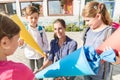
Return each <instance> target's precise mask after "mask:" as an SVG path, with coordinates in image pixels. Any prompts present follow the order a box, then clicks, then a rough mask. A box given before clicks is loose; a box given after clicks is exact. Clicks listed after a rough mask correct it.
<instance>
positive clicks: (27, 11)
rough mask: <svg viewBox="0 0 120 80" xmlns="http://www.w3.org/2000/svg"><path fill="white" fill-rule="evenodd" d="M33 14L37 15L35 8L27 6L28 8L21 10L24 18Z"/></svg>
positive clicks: (37, 11)
mask: <svg viewBox="0 0 120 80" xmlns="http://www.w3.org/2000/svg"><path fill="white" fill-rule="evenodd" d="M33 13H38V14H39V10H38V8H37V7H35V6H32V5H29V6H28V7H26V8H24V9H23V14H24V15H25V16H30V15H32V14H33Z"/></svg>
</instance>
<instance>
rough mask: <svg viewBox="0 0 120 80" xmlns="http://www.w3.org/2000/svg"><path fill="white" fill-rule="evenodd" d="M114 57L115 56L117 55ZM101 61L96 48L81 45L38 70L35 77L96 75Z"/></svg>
mask: <svg viewBox="0 0 120 80" xmlns="http://www.w3.org/2000/svg"><path fill="white" fill-rule="evenodd" d="M112 53H114V52H112ZM107 55H108V53H107ZM112 56H113V55H112ZM102 57H104V56H102ZM113 57H115V55H114V56H113ZM99 63H100V56H99V55H97V53H96V51H95V50H94V48H92V47H81V48H79V49H77V50H76V51H74V52H72V53H71V54H70V55H68V56H66V57H64V58H62V59H61V60H59V61H57V62H55V63H54V64H52V65H50V66H48V67H47V68H45V69H43V70H42V71H40V72H38V73H37V74H36V75H35V77H36V78H37V79H40V78H50V77H60V76H83V75H95V74H96V73H97V72H98V68H99Z"/></svg>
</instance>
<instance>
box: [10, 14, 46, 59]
mask: <svg viewBox="0 0 120 80" xmlns="http://www.w3.org/2000/svg"><path fill="white" fill-rule="evenodd" d="M11 19H12V20H13V21H14V22H15V23H16V24H18V25H19V27H20V29H21V32H20V38H22V39H23V40H24V41H25V42H26V43H27V44H28V45H30V46H31V47H32V48H33V49H35V50H36V51H38V52H39V53H40V54H41V55H42V56H43V57H45V54H44V52H43V51H42V49H41V48H40V46H39V45H38V44H37V43H36V42H35V40H34V39H33V37H32V36H31V35H30V34H29V32H28V31H27V30H26V28H25V26H24V24H23V23H22V22H21V20H20V19H19V17H18V16H17V15H13V16H11Z"/></svg>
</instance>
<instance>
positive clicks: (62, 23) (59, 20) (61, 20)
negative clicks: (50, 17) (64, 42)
mask: <svg viewBox="0 0 120 80" xmlns="http://www.w3.org/2000/svg"><path fill="white" fill-rule="evenodd" d="M57 22H59V23H60V24H61V25H62V26H63V27H64V28H66V23H65V21H64V20H63V19H56V20H55V21H54V22H53V24H55V23H57Z"/></svg>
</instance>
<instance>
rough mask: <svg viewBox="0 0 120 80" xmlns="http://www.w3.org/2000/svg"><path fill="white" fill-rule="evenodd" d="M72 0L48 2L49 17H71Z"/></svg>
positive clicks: (51, 0) (50, 0)
mask: <svg viewBox="0 0 120 80" xmlns="http://www.w3.org/2000/svg"><path fill="white" fill-rule="evenodd" d="M72 2H73V0H48V14H49V15H72V14H73V4H72Z"/></svg>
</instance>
